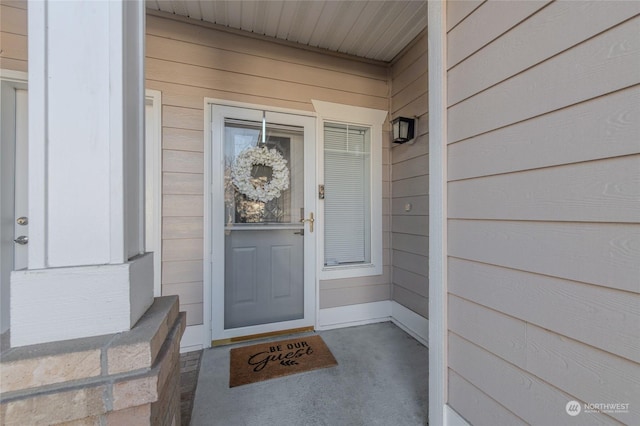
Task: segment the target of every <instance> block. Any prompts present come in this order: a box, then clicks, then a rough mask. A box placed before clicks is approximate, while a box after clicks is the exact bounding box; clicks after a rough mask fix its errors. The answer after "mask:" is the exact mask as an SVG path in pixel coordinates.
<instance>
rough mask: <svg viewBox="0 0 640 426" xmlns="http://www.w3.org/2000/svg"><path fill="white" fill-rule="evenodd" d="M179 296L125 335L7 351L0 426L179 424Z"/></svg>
mask: <svg viewBox="0 0 640 426" xmlns="http://www.w3.org/2000/svg"><path fill="white" fill-rule="evenodd" d="M178 306H179V304H178V298H177V296H167V297H158V298H156V299H155V300H154V303H153V305H152V306H151V307H150V308H149V310H148V311H147V312H146V313H145V314H144V315H143V316H142V318H141V319H140V321H138V323H137V324H136V325H135V327H133V328H132V329H131V330H130V331H127V332H123V333H117V334H109V335H104V336H97V337H88V338H83V339H74V340H65V341H60V342H51V343H43V344H38V345H31V346H23V347H18V348H10V349H7V350H5V351H3V352H2V354H1V358H0V424H3V425H7V426H9V425H26V424H29V425H45V424H46V425H51V424H61V423H65V424H74V425H76V424H77V425H105V424H106V425H132V426H133V425H149V424H152V425H163V426H164V425H167V426H169V425H176V426H178V425H180V338H181V337H182V334H183V333H184V329H185V326H186V318H185V317H186V315H185V313H184V312H179V311H178Z"/></svg>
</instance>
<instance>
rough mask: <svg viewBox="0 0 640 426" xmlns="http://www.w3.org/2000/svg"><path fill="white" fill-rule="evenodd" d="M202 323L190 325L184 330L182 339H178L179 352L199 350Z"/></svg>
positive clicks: (201, 346) (202, 328)
mask: <svg viewBox="0 0 640 426" xmlns="http://www.w3.org/2000/svg"><path fill="white" fill-rule="evenodd" d="M203 333H204V325H203V324H199V325H190V326H188V327H187V328H185V330H184V334H183V335H182V340H180V353H181V354H183V353H185V352H191V351H199V350H200V349H203V345H202V341H203V337H202V335H203Z"/></svg>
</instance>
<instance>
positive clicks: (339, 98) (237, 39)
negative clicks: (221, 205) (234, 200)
mask: <svg viewBox="0 0 640 426" xmlns="http://www.w3.org/2000/svg"><path fill="white" fill-rule="evenodd" d="M146 42H147V46H146V49H147V50H146V54H147V61H146V66H147V71H146V72H147V87H148V88H150V89H156V90H160V91H162V102H163V115H162V118H163V122H162V126H163V231H162V238H163V259H162V272H163V277H162V290H163V294H178V295H179V296H180V302H181V304H182V306H181V309H183V310H187V312H188V316H187V320H188V324H189V325H195V324H201V323H202V321H203V298H202V288H203V285H204V284H203V277H202V270H203V260H204V254H203V252H202V247H203V241H202V238H203V221H204V205H203V201H204V196H203V191H204V189H203V182H204V175H203V173H204V161H205V159H204V156H203V152H204V134H203V126H204V121H203V120H204V110H203V108H204V98H205V97H209V98H217V99H223V100H228V101H237V102H248V103H256V104H261V105H267V106H273V107H280V108H290V109H295V110H303V111H313V106H312V104H311V100H312V99H318V100H323V101H328V102H336V103H343V104H349V105H356V106H363V107H367V108H375V109H381V110H387V109H388V102H389V100H388V99H389V98H388V96H389V84H388V74H387V73H388V70H387V66H386V65H385V64H377V63H367V62H362V61H358V60H352V59H348V58H347V59H346V58H343V57H338V56H332V55H326V54H321V53H318V52H313V51H308V50H302V49H298V48H293V47H290V46H287V45H283V44H278V43H273V42H270V41H266V40H263V39H257V38H254V37H250V36H249V37H247V36H241V35H237V34H235V33H230V32H226V31H219V30H216V29H215V26H213V25H206V24H201V23H200V22H199V21H194V23H193V24H187V23H184V22H181V21H179V20H175V19H173V18H172V17H171V16H170V15H163V14H161V13H156V12H153V13H152V14H151V13H150V14H148V15H147V39H146ZM385 131H388V127H387V126H385ZM383 141H384V142H383V176H382V179H383V215H384V217H383V228H384V229H383V232H384V236H385V237H384V253H385V256H384V259H385V262H384V273H383V274H382V275H381V276H374V277H366V278H356V279H346V280H330V281H322V282H320V307H321V308H330V307H336V306H342V305H350V304H358V303H366V302H373V301H380V300H388V299H389V298H390V283H391V278H390V277H391V272H390V269H391V268H390V262H391V254H390V245H389V241H390V227H391V216H390V197H389V193H390V182H389V180H390V179H389V170H390V166H389V143H388V137H386V136H385V137H384V138H383Z"/></svg>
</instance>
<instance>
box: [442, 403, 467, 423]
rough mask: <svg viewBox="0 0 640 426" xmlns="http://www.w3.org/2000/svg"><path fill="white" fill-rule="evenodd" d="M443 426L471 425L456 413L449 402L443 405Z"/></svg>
mask: <svg viewBox="0 0 640 426" xmlns="http://www.w3.org/2000/svg"><path fill="white" fill-rule="evenodd" d="M443 418H444V424H445V426H471V425H470V424H469V423H468V422H467V421H466V420H465V419H464V418H463V417H462V416H461V415H460V414H458V413H456V412H455V411H454V409H453V408H451V406H449V404H445V405H444V417H443Z"/></svg>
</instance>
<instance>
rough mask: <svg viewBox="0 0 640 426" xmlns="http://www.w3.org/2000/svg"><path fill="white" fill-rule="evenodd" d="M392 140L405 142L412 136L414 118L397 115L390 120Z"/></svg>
mask: <svg viewBox="0 0 640 426" xmlns="http://www.w3.org/2000/svg"><path fill="white" fill-rule="evenodd" d="M391 128H392V131H393V142H395V143H405V142H407V141H410V140H411V139H413V137H414V128H415V119H413V118H406V117H398V118H396V119H395V120H393V121H392V122H391Z"/></svg>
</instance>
